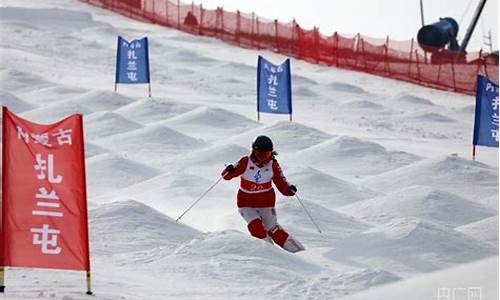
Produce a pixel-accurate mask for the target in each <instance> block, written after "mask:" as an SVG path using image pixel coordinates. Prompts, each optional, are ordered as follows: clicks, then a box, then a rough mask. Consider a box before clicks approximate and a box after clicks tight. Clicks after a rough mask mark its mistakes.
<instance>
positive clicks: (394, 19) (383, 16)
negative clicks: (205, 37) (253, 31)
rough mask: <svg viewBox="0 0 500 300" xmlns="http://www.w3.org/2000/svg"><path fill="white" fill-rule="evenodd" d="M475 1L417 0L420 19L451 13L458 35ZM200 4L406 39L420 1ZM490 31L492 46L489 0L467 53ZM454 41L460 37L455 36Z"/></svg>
mask: <svg viewBox="0 0 500 300" xmlns="http://www.w3.org/2000/svg"><path fill="white" fill-rule="evenodd" d="M479 1H480V0H434V1H433V0H423V3H424V14H425V16H424V17H425V21H426V24H429V23H433V22H436V21H438V20H439V17H452V18H454V19H455V20H457V22H458V23H459V26H460V29H459V33H458V34H459V38H463V36H464V35H465V32H466V31H467V28H468V26H469V24H470V22H471V20H472V16H473V14H474V11H475V10H476V7H477V4H478V3H479ZM195 3H196V4H199V3H203V5H204V7H206V8H215V7H217V6H223V7H224V9H226V10H230V11H236V10H237V9H240V10H241V11H242V12H249V13H250V12H255V13H257V14H258V15H260V16H262V17H266V18H269V19H274V18H278V19H279V20H280V21H284V22H286V21H290V20H292V19H293V18H294V17H295V19H296V20H297V21H298V22H299V24H300V25H301V26H302V27H304V28H312V27H313V26H314V25H316V26H319V28H320V31H321V32H322V33H324V34H331V33H333V32H335V31H337V32H339V33H344V34H355V33H358V32H359V33H361V34H362V35H365V36H370V37H374V38H385V37H386V36H387V35H389V36H390V38H391V39H393V40H410V39H411V38H412V37H416V35H417V32H418V30H419V29H420V27H421V20H420V0H348V1H346V0H343V1H342V0H294V1H269V0H252V1H241V0H239V1H238V0H197V1H195ZM488 30H491V33H492V36H493V47H494V49H495V50H497V49H498V1H497V0H489V1H488V2H486V6H485V8H484V10H483V13H482V15H481V18H480V20H479V22H478V25H477V26H476V29H475V31H474V35H473V36H472V39H471V41H470V43H469V46H468V47H467V50H468V52H471V51H477V50H479V48H481V47H482V48H483V49H485V50H487V51H489V49H488V48H489V47H487V46H484V45H483V39H482V35H483V33H484V34H485V35H486V34H487V32H488ZM459 43H460V41H459Z"/></svg>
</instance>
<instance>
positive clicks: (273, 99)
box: [257, 55, 292, 115]
mask: <svg viewBox="0 0 500 300" xmlns="http://www.w3.org/2000/svg"><path fill="white" fill-rule="evenodd" d="M257 111H258V112H265V113H272V114H290V115H291V114H292V80H291V72H290V59H287V60H285V62H283V63H282V64H281V65H273V64H272V63H270V62H269V61H267V60H266V59H265V58H263V57H262V56H260V55H259V60H258V66H257Z"/></svg>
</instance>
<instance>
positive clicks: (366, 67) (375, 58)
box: [81, 0, 498, 95]
mask: <svg viewBox="0 0 500 300" xmlns="http://www.w3.org/2000/svg"><path fill="white" fill-rule="evenodd" d="M81 1H83V2H86V3H90V4H92V5H95V6H99V7H102V8H105V9H108V10H112V11H115V12H117V13H120V14H123V15H125V16H128V17H131V18H134V19H137V20H140V21H144V22H150V23H154V24H160V25H164V26H168V27H173V28H177V29H179V30H182V31H185V32H189V33H191V34H195V35H203V36H210V37H215V38H218V39H221V40H223V41H224V42H226V43H229V44H232V45H237V46H240V47H245V48H251V49H267V50H271V51H274V52H277V53H282V54H284V55H287V56H290V57H294V58H298V59H302V60H305V61H308V62H310V63H314V64H322V65H329V66H335V67H339V68H344V69H350V70H355V71H361V72H365V73H370V74H374V75H379V76H383V77H389V78H393V79H398V80H404V81H407V82H411V83H414V84H418V85H422V86H427V87H431V88H436V89H442V90H449V91H455V92H458V93H463V94H469V95H473V94H475V90H476V77H477V75H478V74H480V75H485V76H487V77H488V78H489V79H491V80H492V81H495V82H497V83H498V56H492V55H490V54H488V53H485V52H482V51H479V52H474V53H468V54H466V55H457V53H453V52H449V51H447V50H445V49H435V51H433V52H432V53H431V52H425V51H424V50H423V49H422V48H421V47H420V46H419V45H418V43H416V42H415V41H414V40H413V39H412V40H411V41H393V40H390V39H389V37H387V39H385V40H380V39H373V38H369V37H365V36H362V35H360V34H358V35H356V36H354V37H345V36H342V35H340V34H338V33H334V34H333V35H331V36H325V35H323V34H321V33H320V31H319V28H314V29H312V30H306V29H302V28H301V27H300V26H299V24H297V23H296V22H295V21H293V22H291V23H281V22H278V21H277V20H274V21H271V20H266V19H263V18H259V17H258V16H257V15H255V14H253V13H252V14H246V13H242V12H239V11H238V12H228V11H224V10H223V9H222V8H217V9H205V8H203V6H202V5H194V4H183V3H181V2H180V1H176V2H172V1H169V0H142V1H141V0H81ZM427 50H428V49H427Z"/></svg>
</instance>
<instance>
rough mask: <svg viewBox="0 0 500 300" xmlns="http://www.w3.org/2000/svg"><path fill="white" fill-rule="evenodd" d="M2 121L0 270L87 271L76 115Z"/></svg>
mask: <svg viewBox="0 0 500 300" xmlns="http://www.w3.org/2000/svg"><path fill="white" fill-rule="evenodd" d="M2 117H3V119H2V134H3V135H2V145H3V153H2V173H3V177H2V189H3V191H2V192H3V193H2V222H1V237H0V238H1V247H0V262H1V265H2V266H13V267H36V268H52V269H69V270H85V271H90V258H89V246H88V223H87V195H86V185H85V156H84V144H83V143H84V141H83V124H82V115H73V116H70V117H68V118H66V119H64V120H61V121H59V122H57V123H54V124H50V125H39V124H35V123H32V122H29V121H27V120H24V119H22V118H19V117H17V116H16V115H14V114H13V113H11V112H10V111H9V110H8V109H7V108H6V107H3V111H2Z"/></svg>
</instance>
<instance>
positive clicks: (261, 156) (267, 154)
mask: <svg viewBox="0 0 500 300" xmlns="http://www.w3.org/2000/svg"><path fill="white" fill-rule="evenodd" d="M253 154H254V155H255V157H256V158H257V159H258V160H260V161H264V160H268V159H270V158H271V156H272V154H273V152H272V151H268V150H259V149H255V150H253Z"/></svg>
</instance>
